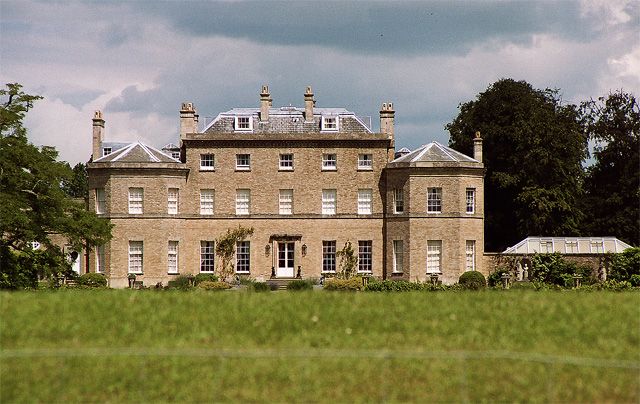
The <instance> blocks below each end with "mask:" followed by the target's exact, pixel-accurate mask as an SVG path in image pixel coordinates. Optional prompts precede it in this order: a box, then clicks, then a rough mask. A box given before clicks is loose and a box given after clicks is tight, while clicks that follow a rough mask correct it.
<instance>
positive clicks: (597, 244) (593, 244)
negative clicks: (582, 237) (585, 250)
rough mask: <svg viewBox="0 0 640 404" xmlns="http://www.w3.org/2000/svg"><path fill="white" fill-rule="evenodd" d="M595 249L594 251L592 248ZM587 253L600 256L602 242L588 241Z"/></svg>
mask: <svg viewBox="0 0 640 404" xmlns="http://www.w3.org/2000/svg"><path fill="white" fill-rule="evenodd" d="M593 247H595V251H594V248H593ZM589 252H590V253H596V254H602V253H604V242H603V241H602V240H590V241H589Z"/></svg>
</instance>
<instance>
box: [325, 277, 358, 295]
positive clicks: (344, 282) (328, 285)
mask: <svg viewBox="0 0 640 404" xmlns="http://www.w3.org/2000/svg"><path fill="white" fill-rule="evenodd" d="M324 289H326V290H354V291H355V290H364V286H363V285H362V277H360V276H354V277H351V278H349V279H339V278H329V279H327V280H326V281H325V282H324Z"/></svg>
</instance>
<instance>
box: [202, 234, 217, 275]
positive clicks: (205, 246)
mask: <svg viewBox="0 0 640 404" xmlns="http://www.w3.org/2000/svg"><path fill="white" fill-rule="evenodd" d="M213 245H214V243H213V241H200V272H213V269H214V268H213V263H214V261H215V249H214V248H213Z"/></svg>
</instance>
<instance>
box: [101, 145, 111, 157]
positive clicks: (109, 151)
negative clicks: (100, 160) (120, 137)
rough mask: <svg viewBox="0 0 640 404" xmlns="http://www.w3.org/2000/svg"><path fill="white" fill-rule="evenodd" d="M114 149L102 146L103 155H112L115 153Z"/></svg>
mask: <svg viewBox="0 0 640 404" xmlns="http://www.w3.org/2000/svg"><path fill="white" fill-rule="evenodd" d="M112 150H113V149H112V148H111V147H103V148H102V157H104V156H108V155H110V154H111V153H113V151H112Z"/></svg>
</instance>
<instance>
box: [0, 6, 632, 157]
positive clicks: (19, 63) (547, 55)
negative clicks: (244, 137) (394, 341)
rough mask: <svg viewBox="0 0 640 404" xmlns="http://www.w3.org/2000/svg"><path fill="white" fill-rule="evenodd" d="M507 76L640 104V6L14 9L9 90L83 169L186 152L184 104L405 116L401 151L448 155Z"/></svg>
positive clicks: (2, 51)
mask: <svg viewBox="0 0 640 404" xmlns="http://www.w3.org/2000/svg"><path fill="white" fill-rule="evenodd" d="M501 78H512V79H515V80H525V81H527V82H529V83H530V84H532V85H533V86H534V87H535V88H539V89H544V88H557V89H559V90H560V92H561V94H562V99H563V102H564V103H579V102H581V101H585V100H589V99H591V98H594V99H595V98H597V97H600V96H605V95H607V94H609V93H610V92H612V91H616V90H620V89H622V90H624V91H627V92H631V93H633V94H634V95H635V96H640V1H637V0H582V1H578V0H576V1H569V0H565V1H562V0H560V1H479V0H478V1H421V2H408V1H395V2H390V1H384V2H383V1H374V2H369V1H335V2H320V1H313V2H311V1H309V2H279V1H262V2H249V1H224V2H199V1H165V2H156V1H151V0H147V1H129V2H119V1H106V2H93V1H91V2H89V1H84V2H83V1H23V0H21V1H11V0H2V1H0V80H1V81H2V83H13V82H18V83H20V84H22V85H23V86H24V90H25V92H27V93H29V94H39V95H42V96H43V97H44V99H43V100H41V101H38V102H37V103H36V104H35V106H34V108H33V109H32V110H30V111H29V113H28V115H27V118H26V121H25V124H26V127H27V128H28V130H29V137H30V139H31V141H32V142H33V143H35V144H38V145H50V146H55V147H56V149H57V150H58V151H59V152H60V158H61V159H63V160H66V161H69V162H70V163H72V164H75V163H77V162H86V161H87V160H88V158H89V156H90V154H91V118H92V117H93V112H94V111H95V110H102V111H103V113H104V118H105V121H106V139H105V140H107V141H141V142H144V143H147V144H150V145H152V146H156V147H162V146H164V145H165V144H167V143H178V138H179V136H178V128H179V113H178V111H179V109H180V105H181V103H182V102H185V101H188V102H193V103H194V104H195V106H196V108H197V110H198V113H199V114H200V117H201V121H204V120H210V119H212V118H214V117H215V116H216V115H217V114H218V113H220V112H223V111H227V110H230V109H232V108H235V107H256V108H257V107H259V92H260V89H261V86H262V85H264V84H266V85H269V89H270V91H271V98H272V99H273V105H274V107H279V106H285V105H294V106H300V107H302V106H304V98H303V94H304V90H305V88H306V86H311V87H312V88H313V91H314V93H315V99H316V106H318V107H342V108H346V109H348V110H350V111H353V112H355V113H356V114H357V115H359V116H370V117H371V119H372V122H373V129H374V130H375V131H378V130H379V111H380V107H381V105H382V103H383V102H389V101H390V102H393V104H394V109H395V111H396V119H395V123H396V126H395V133H396V147H397V148H400V147H408V148H410V149H413V148H416V147H418V146H420V145H421V144H424V143H428V142H430V141H434V140H435V141H439V142H441V143H444V144H446V143H447V142H448V139H449V136H448V132H447V131H446V130H445V129H444V127H445V125H446V124H447V123H449V122H451V121H452V120H453V119H454V118H455V117H456V115H457V113H458V111H459V110H458V106H459V104H461V103H464V102H468V101H471V100H474V99H475V98H476V97H477V95H478V94H479V93H480V92H482V91H485V90H486V89H487V88H488V87H489V86H490V85H491V84H492V83H494V82H496V81H497V80H500V79H501Z"/></svg>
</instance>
